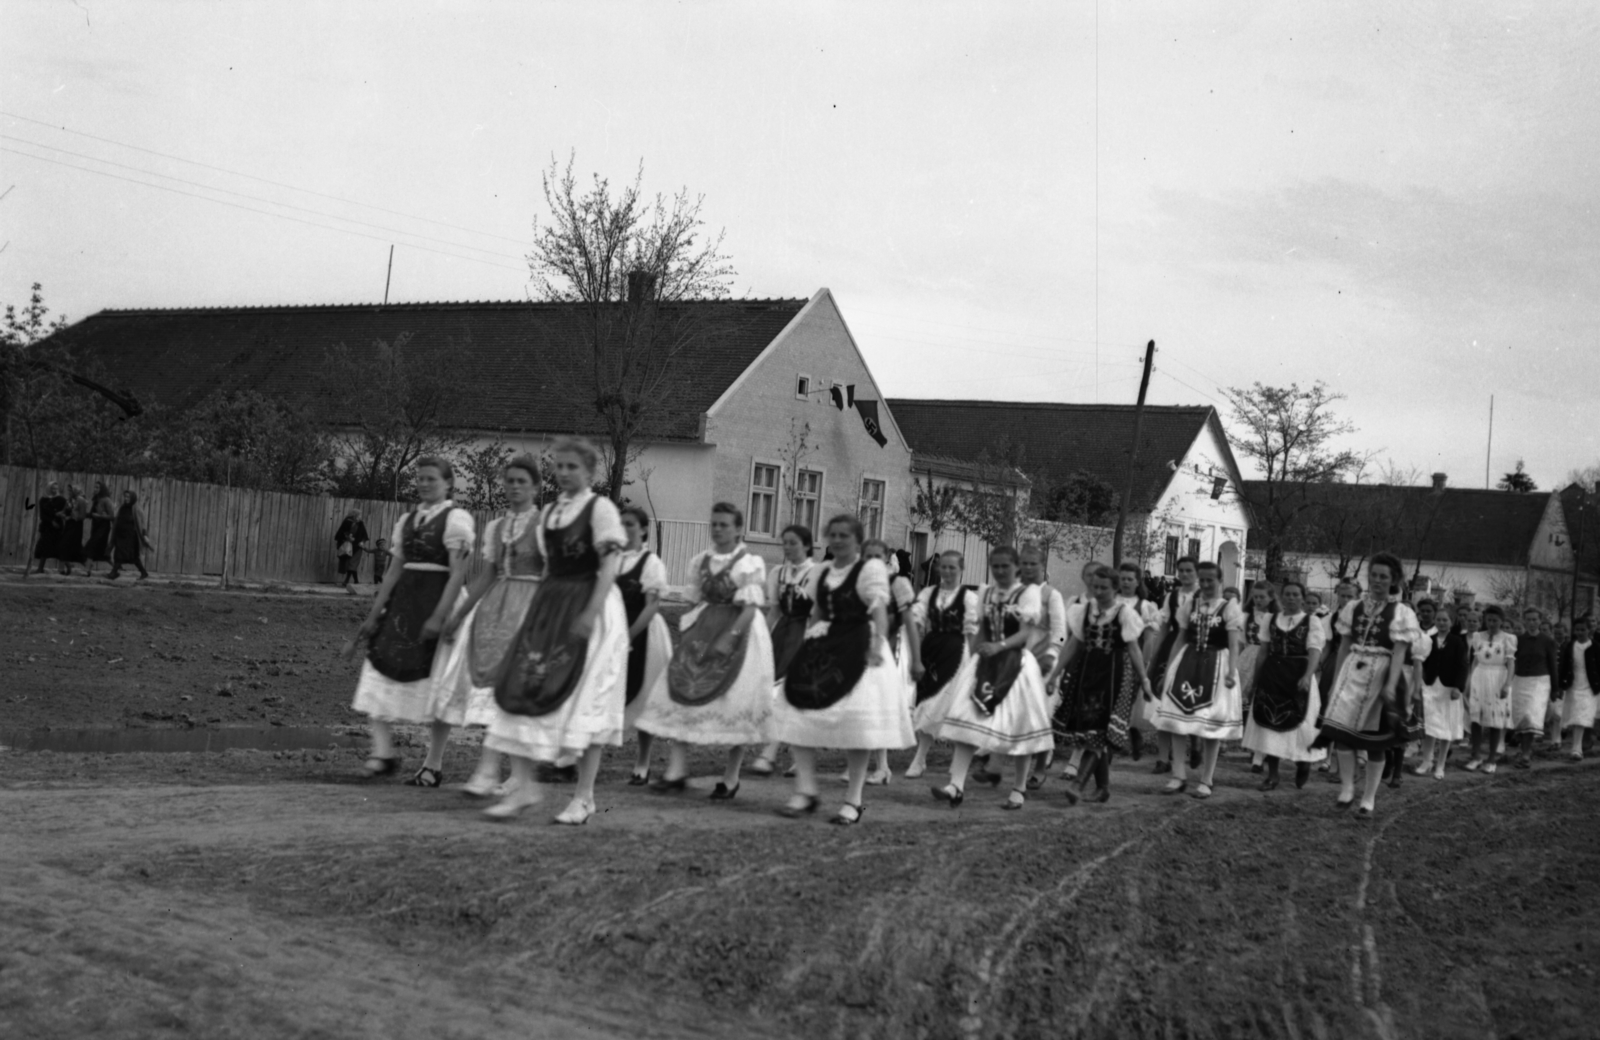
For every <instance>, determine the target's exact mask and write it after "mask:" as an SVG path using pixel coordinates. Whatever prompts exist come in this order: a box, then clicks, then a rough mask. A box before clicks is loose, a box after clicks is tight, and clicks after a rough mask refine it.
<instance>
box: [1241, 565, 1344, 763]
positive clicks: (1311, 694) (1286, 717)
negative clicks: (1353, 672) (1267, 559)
mask: <svg viewBox="0 0 1600 1040" xmlns="http://www.w3.org/2000/svg"><path fill="white" fill-rule="evenodd" d="M1304 596H1305V586H1304V585H1302V584H1300V583H1299V582H1298V581H1286V582H1284V583H1283V587H1282V588H1281V589H1279V590H1278V609H1277V610H1274V611H1273V612H1272V613H1271V614H1268V615H1267V618H1266V620H1265V621H1264V622H1262V623H1261V627H1260V633H1261V637H1262V639H1263V643H1262V645H1261V658H1260V662H1259V664H1258V665H1257V666H1256V670H1255V695H1254V697H1253V698H1252V699H1251V702H1250V710H1249V719H1248V720H1247V721H1246V722H1245V727H1244V746H1245V747H1246V748H1247V749H1249V750H1250V751H1252V752H1254V753H1255V754H1257V755H1259V756H1261V757H1262V758H1263V760H1264V761H1265V764H1266V767H1267V777H1266V779H1265V780H1263V781H1261V790H1263V791H1272V790H1275V789H1276V788H1277V786H1278V763H1279V762H1281V761H1283V760H1284V759H1288V760H1289V761H1290V762H1293V763H1294V785H1295V786H1296V787H1304V786H1305V785H1306V781H1307V780H1308V779H1310V777H1311V764H1312V763H1313V762H1317V761H1320V760H1321V759H1323V758H1325V757H1326V756H1327V751H1326V750H1324V749H1322V748H1314V747H1312V744H1313V742H1314V741H1315V740H1316V739H1317V716H1318V715H1320V714H1321V712H1322V691H1321V689H1320V688H1319V684H1318V682H1317V672H1318V669H1319V667H1320V666H1321V663H1322V652H1323V649H1324V648H1325V646H1326V645H1327V640H1328V633H1327V630H1326V629H1324V628H1323V627H1322V623H1321V622H1320V621H1318V620H1317V619H1316V618H1315V617H1313V616H1312V615H1311V614H1309V613H1307V612H1306V609H1305V605H1304V600H1303V597H1304Z"/></svg>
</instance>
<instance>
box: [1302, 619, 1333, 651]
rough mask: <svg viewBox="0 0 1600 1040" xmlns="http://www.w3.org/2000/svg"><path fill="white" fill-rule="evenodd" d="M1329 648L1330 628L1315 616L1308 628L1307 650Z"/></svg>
mask: <svg viewBox="0 0 1600 1040" xmlns="http://www.w3.org/2000/svg"><path fill="white" fill-rule="evenodd" d="M1327 648H1328V627H1327V626H1326V625H1324V624H1323V623H1322V621H1321V620H1320V619H1318V618H1317V617H1315V616H1313V617H1312V618H1311V624H1309V625H1307V626H1306V649H1307V650H1326V649H1327Z"/></svg>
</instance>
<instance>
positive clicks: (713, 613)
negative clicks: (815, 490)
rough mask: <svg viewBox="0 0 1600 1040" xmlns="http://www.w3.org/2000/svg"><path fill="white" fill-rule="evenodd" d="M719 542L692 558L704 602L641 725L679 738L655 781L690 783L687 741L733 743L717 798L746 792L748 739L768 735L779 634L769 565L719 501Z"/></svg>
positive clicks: (738, 517)
mask: <svg viewBox="0 0 1600 1040" xmlns="http://www.w3.org/2000/svg"><path fill="white" fill-rule="evenodd" d="M711 543H712V547H711V548H710V549H707V550H705V551H704V552H702V553H700V554H699V555H698V556H696V557H695V558H694V559H693V560H692V561H691V562H690V564H689V573H690V574H691V575H693V584H692V585H691V586H690V588H689V597H690V599H691V601H692V602H695V603H697V604H698V606H696V607H695V608H694V609H693V610H691V611H689V612H688V613H687V614H685V615H684V616H683V618H682V620H681V621H680V622H679V625H680V626H681V627H682V629H683V641H682V643H681V644H680V645H679V647H678V651H677V653H676V654H675V655H673V658H672V664H671V665H670V666H669V667H668V668H667V675H666V689H665V690H664V691H657V692H653V693H651V694H650V702H649V703H648V704H646V705H645V708H644V712H643V713H642V714H640V716H639V720H638V727H639V729H640V730H641V731H643V732H646V733H649V734H651V735H653V736H655V737H658V738H662V739H665V740H670V741H672V742H673V744H672V751H671V754H670V756H669V758H668V761H667V771H666V773H665V774H663V775H662V776H661V777H660V778H659V779H657V780H656V781H655V782H654V783H652V784H651V785H650V787H651V790H653V791H659V792H663V793H665V792H677V791H683V790H685V789H686V788H687V787H688V782H689V753H688V748H687V747H685V745H686V744H709V745H716V746H728V745H731V747H730V749H729V751H728V763H727V767H726V769H725V770H724V771H723V774H722V780H721V781H719V782H718V783H717V786H716V787H715V788H714V789H713V790H712V792H711V799H712V800H713V801H719V802H720V801H727V800H729V799H731V798H733V797H734V796H735V795H737V794H738V793H739V766H740V765H741V764H742V763H743V762H744V749H745V745H746V744H757V743H760V742H761V741H762V739H763V738H765V737H766V735H767V732H766V730H767V716H768V715H770V714H771V712H772V697H773V691H772V639H771V637H770V636H769V635H768V634H767V626H766V624H765V622H764V619H763V618H761V617H760V616H759V615H760V613H761V607H762V605H763V604H764V603H765V602H766V593H765V589H766V583H767V565H766V563H765V562H763V561H762V559H761V557H759V556H757V555H756V554H755V553H752V552H751V551H750V550H749V549H747V548H746V547H745V544H744V514H743V513H742V512H740V511H739V509H738V508H737V507H736V506H732V505H729V504H728V503H727V502H718V503H717V504H716V505H714V506H712V507H711Z"/></svg>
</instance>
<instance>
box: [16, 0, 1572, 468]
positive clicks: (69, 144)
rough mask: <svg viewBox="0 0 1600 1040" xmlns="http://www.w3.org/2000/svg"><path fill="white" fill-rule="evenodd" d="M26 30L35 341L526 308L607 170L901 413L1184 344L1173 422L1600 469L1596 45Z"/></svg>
mask: <svg viewBox="0 0 1600 1040" xmlns="http://www.w3.org/2000/svg"><path fill="white" fill-rule="evenodd" d="M0 14H3V23H0V61H3V68H4V72H3V73H0V76H3V79H0V83H3V86H4V93H3V98H0V109H3V111H4V113H5V114H4V115H0V134H3V135H4V136H3V139H0V147H3V148H4V149H6V150H5V151H0V169H3V178H0V180H3V182H0V191H3V190H5V188H6V187H7V186H11V185H14V187H12V189H11V191H10V193H9V194H8V195H7V196H6V197H5V198H4V200H3V201H0V241H4V242H5V243H6V245H5V247H4V251H3V252H0V300H3V301H5V302H18V303H20V302H22V301H23V300H24V299H25V298H26V295H27V289H28V285H29V283H31V282H34V281H40V282H43V283H44V285H45V292H46V296H47V300H48V302H49V303H50V304H51V305H52V306H53V307H55V308H56V309H57V310H64V311H65V312H67V313H68V314H69V315H70V316H72V317H74V318H76V317H81V316H84V315H86V314H89V313H92V312H94V311H96V310H99V309H101V308H107V307H143V306H160V307H174V306H192V305H227V304H276V303H323V302H335V303H348V302H367V301H377V300H380V299H381V298H382V295H383V281H384V264H385V260H386V258H387V255H388V249H389V244H390V243H395V244H396V246H397V248H396V250H395V259H394V275H393V287H392V289H391V293H390V296H391V299H392V300H396V301H418V300H461V299H520V298H523V297H525V295H526V291H527V284H528V279H527V273H526V267H525V264H524V263H523V262H522V259H521V258H522V257H523V256H524V255H525V253H526V251H527V242H528V240H529V237H530V226H531V224H532V221H533V219H534V218H535V216H537V215H538V214H539V211H540V201H541V200H540V193H539V177H538V175H539V172H540V170H541V168H542V167H543V166H545V165H546V164H547V163H548V162H549V160H550V158H551V156H552V155H555V156H559V157H562V158H563V159H564V158H565V157H566V155H567V154H568V153H569V151H573V150H575V151H576V154H577V164H578V169H579V170H580V171H596V172H601V173H604V174H607V175H609V176H611V177H612V178H613V179H616V180H625V179H627V178H629V177H630V176H631V175H632V173H633V171H634V169H635V168H636V166H637V165H638V163H639V162H640V160H641V159H642V160H643V162H644V166H645V185H646V188H647V189H652V190H662V191H667V192H670V191H672V190H675V189H676V188H678V187H680V186H688V187H689V188H690V189H692V190H693V191H695V192H698V193H703V194H704V196H705V207H704V214H705V216H706V217H707V218H708V220H709V221H710V222H711V223H712V224H713V225H714V226H716V227H722V228H725V229H726V232H727V239H726V248H727V251H728V252H729V253H730V254H731V255H732V257H733V260H734V263H735V266H736V268H737V270H738V272H739V276H738V280H737V282H736V284H735V287H734V292H735V294H736V295H749V296H759V297H768V296H783V297H797V296H809V295H810V294H812V293H813V292H814V291H815V290H816V289H818V288H819V287H822V286H827V287H828V288H830V289H832V290H833V291H834V293H835V294H836V296H837V297H838V299H839V302H840V304H841V305H842V307H843V309H844V313H845V317H846V319H847V321H848V322H849V323H850V326H851V329H852V331H853V332H854V333H855V335H856V338H857V340H858V341H859V343H860V345H861V348H862V350H863V351H864V353H865V354H866V357H867V361H868V363H869V364H870V365H871V367H872V369H873V372H874V374H875V375H876V377H877V379H878V381H879V383H880V384H881V385H882V388H883V391H884V393H885V394H888V395H890V396H922V397H980V398H993V399H1013V400H1053V401H1094V400H1097V399H1098V400H1101V401H1124V402H1132V401H1133V399H1134V397H1135V395H1136V393H1137V388H1138V374H1139V371H1138V367H1137V359H1138V355H1139V353H1140V349H1141V347H1142V345H1143V343H1144V341H1145V340H1147V339H1155V340H1156V341H1157V343H1158V346H1159V351H1158V355H1157V373H1156V376H1155V378H1154V380H1153V382H1152V385H1151V392H1150V399H1151V400H1152V401H1154V402H1157V403H1167V404H1174V403H1205V402H1208V401H1209V402H1215V403H1219V404H1221V394H1220V393H1219V392H1218V387H1219V386H1224V387H1225V386H1238V385H1247V384H1249V383H1251V382H1253V381H1256V380H1260V381H1263V382H1267V383H1272V384H1284V383H1288V382H1291V381H1297V382H1300V383H1302V384H1306V383H1310V382H1312V381H1314V380H1317V379H1323V380H1325V381H1326V382H1328V383H1329V384H1330V385H1331V386H1332V387H1334V388H1335V389H1336V390H1338V391H1340V392H1342V393H1344V394H1347V395H1348V398H1349V399H1348V400H1347V401H1345V402H1343V403H1342V404H1341V406H1340V407H1341V408H1342V409H1343V411H1344V413H1345V414H1346V415H1348V417H1349V418H1350V419H1352V420H1353V421H1354V422H1355V423H1356V424H1357V425H1358V426H1359V428H1360V431H1359V433H1358V434H1356V435H1354V436H1353V437H1351V438H1349V439H1348V445H1349V446H1350V447H1353V448H1357V449H1362V450H1375V451H1378V452H1379V453H1380V455H1382V456H1385V457H1387V458H1390V459H1392V460H1393V461H1394V462H1395V463H1397V464H1399V465H1401V466H1403V467H1408V468H1410V467H1415V468H1416V469H1417V470H1420V471H1422V472H1423V473H1426V472H1430V471H1433V470H1444V471H1446V472H1447V473H1448V474H1449V475H1450V478H1451V482H1452V483H1453V484H1458V485H1468V486H1482V483H1483V477H1484V461H1485V441H1486V435H1487V422H1488V410H1489V396H1490V394H1491V393H1492V394H1494V395H1495V396H1496V403H1495V435H1494V453H1493V460H1492V466H1491V469H1492V471H1493V474H1494V476H1495V477H1496V478H1498V476H1499V474H1501V473H1502V472H1504V471H1506V470H1508V469H1510V468H1511V467H1512V466H1513V465H1514V464H1515V462H1516V460H1517V459H1518V458H1519V457H1520V458H1525V459H1526V460H1527V465H1528V469H1529V471H1530V472H1531V473H1532V474H1533V476H1534V478H1535V479H1536V480H1538V481H1539V483H1540V485H1541V486H1544V487H1548V486H1552V485H1555V484H1559V483H1560V480H1561V478H1562V477H1564V476H1565V474H1566V472H1567V471H1568V470H1569V469H1570V468H1572V467H1575V466H1582V465H1588V464H1591V463H1594V462H1596V461H1600V437H1597V423H1600V409H1597V407H1596V403H1597V398H1600V378H1597V377H1600V351H1597V349H1596V333H1597V331H1600V322H1597V320H1596V302H1597V300H1600V211H1597V200H1600V135H1597V131H1600V73H1597V69H1600V62H1597V61H1596V55H1600V9H1597V8H1596V7H1595V6H1594V5H1592V4H1588V3H1572V4H1563V3H1553V2H1548V0H1541V2H1538V3H1526V4H1518V3H1506V2H1496V3H1485V4H1471V3H1463V2H1460V0H1449V2H1441V3H1410V2H1386V3H1382V4H1377V3H1372V4H1361V3H1355V4H1351V3H1321V4H1313V3H1296V4H1272V5H1261V4H1240V3H1237V2H1221V3H1195V2H1189V0H1185V2H1182V3H1165V4H1160V3H1149V4H1111V3H1105V4H1102V7H1101V10H1100V11H1099V13H1098V16H1097V14H1096V9H1095V7H1094V5H1092V4H1088V3H1063V2H1061V0H1051V2H1048V3H1037V4H1028V3H1021V2H1008V3H992V2H991V3H948V4H939V3H930V2H927V0H916V2H907V3H888V2H881V3H849V4H844V3H841V4H827V3H818V2H808V3H804V4H793V5H784V4H780V3H772V2H761V3H755V2H744V3H720V4H719V3H686V4H668V3H657V2H643V0H638V2H632V3H622V2H613V3H605V2H599V3H568V4H536V3H522V2H517V3H511V2H507V3H498V4H478V5H468V4H459V5H458V4H445V3H439V4H422V3H405V2H395V0H388V2H385V3H381V4H378V3H373V4H361V3H339V4H327V3H321V2H319V3H292V2H285V0H273V2H271V3H257V4H221V3H175V2H169V3H159V4H149V3H137V2H129V0H122V2H119V3H116V4H101V3H97V2H96V0H82V2H74V0H62V2H37V3H20V2H17V0H3V2H0ZM61 128H65V129H61ZM19 152H21V153H27V155H28V156H33V157H34V158H29V157H24V156H23V155H19V154H17V153H19ZM42 159H49V160H53V162H46V161H42ZM180 160H189V161H187V162H185V161H180ZM63 163H64V164H68V165H61V164H63ZM112 164H120V165H112ZM199 164H205V165H199ZM83 167H86V168H88V169H92V170H95V171H98V172H94V173H91V172H86V170H84V169H80V168H83ZM108 175H115V177H113V176H108ZM116 178H127V179H120V180H119V179H116ZM130 181H142V182H145V183H144V184H136V183H131V182H130ZM186 182H187V183H186ZM149 184H159V185H162V186H163V187H164V188H166V189H170V190H160V189H157V188H153V187H149V186H147V185H149ZM229 193H231V194H229ZM196 196H203V198H200V197H196ZM207 200H217V201H207ZM222 203H226V204H222ZM291 207H298V208H291ZM269 214H274V215H269ZM290 217H292V218H294V219H292V220H291V219H288V218H290ZM1224 411H1225V410H1224Z"/></svg>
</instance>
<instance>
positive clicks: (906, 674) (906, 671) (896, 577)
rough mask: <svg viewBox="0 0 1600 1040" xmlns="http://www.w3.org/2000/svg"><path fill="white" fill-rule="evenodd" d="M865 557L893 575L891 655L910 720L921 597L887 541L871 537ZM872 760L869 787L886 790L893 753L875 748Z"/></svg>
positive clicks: (863, 547)
mask: <svg viewBox="0 0 1600 1040" xmlns="http://www.w3.org/2000/svg"><path fill="white" fill-rule="evenodd" d="M861 555H862V556H863V557H864V558H865V559H868V560H878V561H880V562H881V563H882V564H883V565H884V567H885V568H886V569H887V570H888V572H889V604H888V607H887V610H888V611H889V635H888V642H889V652H890V653H891V654H893V655H894V662H895V670H896V672H898V673H899V676H900V686H901V693H902V695H903V698H904V700H905V706H906V718H908V719H909V718H910V717H911V706H912V703H913V699H912V698H913V694H912V687H913V684H914V680H913V679H912V678H911V664H912V658H913V657H914V656H915V653H916V651H914V650H913V649H912V648H911V608H912V605H913V604H915V603H916V599H917V594H916V591H915V590H913V589H912V587H911V579H910V578H908V577H906V576H905V575H903V574H901V573H899V568H900V561H899V558H898V557H896V556H895V555H894V554H893V553H891V552H890V551H889V545H888V543H887V542H885V541H884V540H883V539H881V538H868V539H867V540H866V541H865V542H863V543H862V545H861ZM872 758H873V761H872V763H871V765H870V768H869V769H868V770H867V786H868V787H885V786H887V785H888V784H889V783H890V782H891V781H892V780H893V779H894V774H893V773H892V772H890V770H889V752H888V750H887V749H886V748H875V749H873V752H872ZM842 779H843V780H844V781H845V783H849V782H850V776H849V774H848V773H846V774H845V776H844V777H843V778H842Z"/></svg>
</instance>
